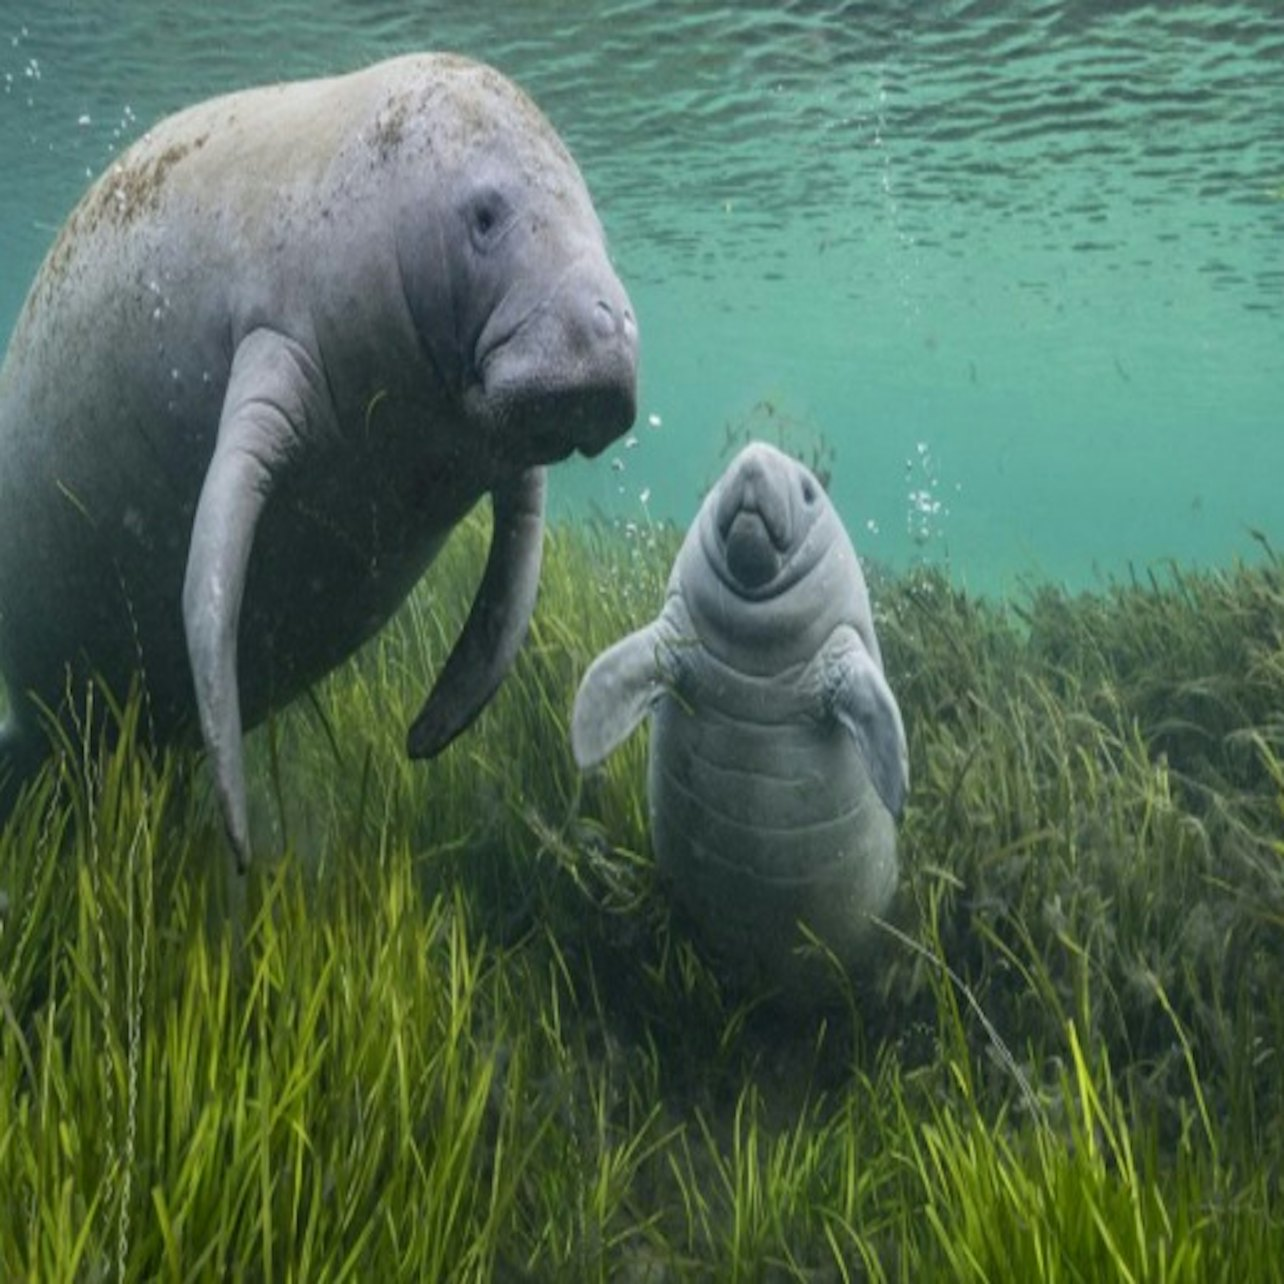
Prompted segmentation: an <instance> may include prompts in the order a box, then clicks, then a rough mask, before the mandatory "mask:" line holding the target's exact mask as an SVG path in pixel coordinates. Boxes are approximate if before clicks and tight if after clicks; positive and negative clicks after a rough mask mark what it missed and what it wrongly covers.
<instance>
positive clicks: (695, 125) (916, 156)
mask: <svg viewBox="0 0 1284 1284" xmlns="http://www.w3.org/2000/svg"><path fill="white" fill-rule="evenodd" d="M416 48H451V49H455V50H459V51H461V52H464V53H468V54H471V55H474V56H477V57H481V58H485V59H487V60H488V61H491V62H493V63H494V64H496V65H497V66H498V67H499V68H500V69H501V70H503V71H505V72H506V73H508V74H509V75H511V76H512V77H513V78H515V79H516V80H518V81H519V82H520V83H522V84H523V85H524V86H525V87H526V88H527V89H528V90H529V91H530V92H531V93H532V95H533V96H534V97H535V98H536V100H537V101H538V102H539V103H540V105H541V106H542V107H543V108H544V110H545V111H546V113H547V114H548V115H549V116H550V118H551V119H552V121H553V122H554V124H555V125H556V126H557V128H558V129H559V131H560V132H561V133H562V135H563V137H564V138H565V139H566V140H567V142H568V144H569V145H570V147H571V149H572V151H573V152H574V153H575V155H576V157H577V158H578V160H579V162H580V164H581V167H582V168H583V170H584V172H585V175H586V177H587V179H588V182H589V186H590V188H591V190H592V191H593V194H594V197H595V200H596V203H597V205H598V209H599V212H600V213H601V215H602V218H603V221H604V223H605V224H606V227H607V230H608V234H609V236H610V238H611V243H612V247H613V251H614V254H615V257H616V261H617V265H618V267H619V269H620V273H621V275H622V277H623V279H624V280H625V282H626V284H627V285H628V287H629V289H630V291H631V293H632V295H633V299H634V303H635V305H636V308H637V311H638V315H639V320H640V324H641V327H642V335H643V387H642V402H641V414H640V416H639V421H638V426H637V428H636V430H635V432H634V434H633V435H632V436H631V437H630V438H628V439H626V440H624V441H621V442H620V443H619V444H618V447H617V448H616V449H613V450H611V451H609V452H608V453H607V455H606V456H604V457H602V458H600V459H598V460H596V461H593V462H591V463H587V462H578V461H576V462H572V463H568V464H566V465H563V466H561V467H559V468H558V469H557V470H556V474H555V480H554V507H555V510H556V511H558V512H561V513H563V514H566V513H571V514H577V513H587V512H590V511H597V510H602V511H605V512H606V513H607V514H609V515H610V516H611V517H612V518H615V519H618V520H620V521H622V522H635V523H638V524H643V523H645V521H646V520H647V519H648V518H672V519H675V520H677V521H679V522H683V523H685V522H686V521H687V520H689V518H690V517H691V516H692V514H693V513H694V511H695V508H696V506H697V504H698V502H699V498H700V494H701V492H702V490H703V489H704V488H705V487H706V486H707V485H708V483H709V482H710V481H711V480H712V478H713V477H714V476H715V475H716V474H717V472H718V471H719V469H720V467H721V465H722V463H723V462H724V460H725V458H726V450H727V441H728V436H729V434H730V435H732V436H734V435H736V434H738V433H743V432H745V431H749V432H755V433H762V434H765V435H774V434H775V433H776V432H777V431H778V427H777V426H778V425H779V424H780V423H782V422H784V423H785V424H786V425H787V428H786V444H789V445H792V446H794V447H795V448H796V449H797V450H799V451H800V453H804V454H809V453H811V452H812V451H813V450H816V449H818V448H820V449H822V453H825V454H826V458H828V457H829V452H832V459H830V462H829V467H830V469H831V471H832V493H833V495H834V498H835V501H836V503H837V505H838V507H839V510H840V512H841V513H842V514H843V515H844V517H845V519H846V521H847V523H848V525H849V527H850V528H851V530H852V532H853V535H854V537H855V539H856V543H857V546H858V548H859V549H860V550H861V551H862V552H863V553H864V554H866V555H869V556H872V557H875V558H878V559H880V560H884V561H887V562H890V563H892V564H894V565H896V566H906V565H909V564H911V563H912V562H914V561H915V560H929V561H932V562H936V563H941V562H948V564H949V565H950V567H951V569H952V571H953V573H954V574H955V576H956V577H957V578H958V579H959V581H960V582H961V583H964V584H966V585H967V586H969V587H971V588H976V589H982V590H987V591H993V590H1000V591H1001V590H1005V589H1010V588H1012V587H1013V586H1014V585H1016V584H1017V583H1018V582H1019V580H1020V579H1021V578H1022V577H1027V576H1029V577H1051V578H1055V579H1057V580H1060V581H1063V582H1066V583H1069V584H1071V585H1090V584H1092V583H1095V582H1097V581H1098V580H1099V578H1100V577H1101V576H1102V575H1121V574H1127V573H1128V571H1129V568H1130V567H1135V568H1145V567H1149V566H1154V565H1155V564H1156V563H1159V562H1162V561H1164V560H1165V559H1177V560H1179V561H1180V562H1182V563H1197V564H1202V565H1209V564H1213V565H1219V564H1227V563H1229V562H1230V561H1231V560H1233V559H1234V558H1236V557H1245V558H1251V557H1253V556H1255V555H1256V554H1257V552H1258V545H1257V543H1256V541H1255V540H1254V538H1253V537H1252V534H1251V532H1252V531H1259V532H1261V533H1263V534H1264V535H1265V536H1266V537H1267V538H1268V539H1269V540H1271V541H1272V542H1273V544H1274V545H1275V546H1276V547H1278V548H1284V513H1282V512H1281V501H1280V481H1281V479H1282V478H1284V6H1281V5H1280V4H1279V3H1275V2H1271V0H1259V2H1258V3H1241V4H1217V5H1213V4H1202V5H1201V4H1162V5H1161V4H1152V5H1133V4H1126V3H1112V4H1106V3H1102V2H1100V0H1098V2H1096V3H1060V4H1057V3H1002V2H1000V0H976V2H974V3H964V2H955V3H948V4H945V3H941V4H911V3H888V2H886V0H884V2H882V3H872V4H871V3H860V4H857V3H849V4H828V5H826V4H820V3H790V4H783V5H771V6H768V5H760V4H739V5H736V6H735V7H734V8H733V7H731V6H725V5H712V4H707V3H703V2H701V3H688V4H655V3H640V2H631V3H604V2H595V3H584V4H579V5H572V6H568V5H564V4H555V3H552V2H551V0H542V2H538V3H523V4H514V5H503V6H501V5H491V4H484V3H476V2H474V3H471V4H462V3H456V2H454V0H452V2H451V3H448V4H438V5H431V4H420V5H404V4H392V3H374V2H365V3H356V2H355V0H349V2H348V3H343V2H341V0H312V2H310V3H306V4H303V3H296V2H293V0H292V2H290V3H274V4H272V5H263V4H262V3H261V0H235V2H234V3H222V4H218V5H210V4H204V5H201V4H195V3H182V4H177V3H170V4H164V3H154V2H152V0H118V2H117V3H111V2H110V0H99V2H98V3H76V4H73V3H59V4H57V5H50V4H47V3H45V2H44V0H41V3H39V4H37V3H35V0H3V3H0V173H3V174H4V175H5V181H4V183H3V184H0V335H7V333H8V331H9V328H10V326H11V325H12V323H13V320H14V318H15V316H16V314H17V311H18V309H19V308H20V306H21V303H22V299H23V297H24V294H25V291H26V288H27V285H28V284H29V282H30V280H31V278H32V276H33V274H34V273H35V270H36V268H37V266H38V264H39V261H40V259H41V257H42V256H43V254H44V252H45V250H46V249H47V247H48V245H49V243H50V241H51V239H52V237H53V235H54V233H55V231H56V229H57V227H58V226H59V224H60V223H61V221H62V219H63V218H64V217H65V215H66V214H67V212H68V210H69V209H70V207H71V205H72V204H73V203H74V202H75V200H76V198H77V196H78V195H79V193H80V191H81V190H82V189H83V187H84V186H85V184H86V182H87V181H88V178H89V176H90V175H92V174H95V173H97V172H98V171H99V170H101V169H102V168H103V167H104V166H105V165H106V164H107V163H109V161H110V159H111V156H112V154H113V153H114V152H115V151H116V150H118V149H119V148H120V147H121V146H123V145H124V144H125V143H127V142H128V141H129V140H131V139H132V138H134V137H136V136H137V135H139V134H140V133H141V132H142V131H143V130H144V129H145V128H146V127H147V125H148V124H149V123H150V122H152V121H153V120H155V119H157V118H158V117H160V116H162V115H164V114H166V113H168V112H170V111H172V110H174V109H176V108H178V107H180V106H182V105H184V104H187V103H189V102H192V101H195V100H197V99H200V98H203V97H207V96H210V95H212V94H215V93H218V92H222V91H225V90H229V89H235V88H240V87H244V86H246V85H249V84H253V83H258V82H262V81H265V80H273V79H280V78H289V77H297V76H306V75H313V74H321V73H330V72H336V71H340V70H346V69H349V68H352V67H354V66H357V65H361V64H364V63H367V62H370V61H372V60H375V59H378V58H381V57H384V56H387V55H391V54H394V53H398V52H404V51H407V50H410V49H416ZM768 405H769V406H770V407H771V411H772V412H771V413H770V414H769V413H768V412H767V410H766V408H765V407H766V406H768Z"/></svg>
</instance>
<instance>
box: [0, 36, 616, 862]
mask: <svg viewBox="0 0 1284 1284" xmlns="http://www.w3.org/2000/svg"><path fill="white" fill-rule="evenodd" d="M636 368H637V333H636V328H635V324H634V318H633V314H632V311H631V309H630V305H629V300H628V298H627V296H626V295H625V292H624V289H623V288H622V286H621V285H620V282H619V281H618V279H617V278H616V275H615V272H614V271H613V270H612V268H611V265H610V262H609V260H608V258H607V252H606V247H605V244H604V240H603V235H602V229H601V226H600V224H599V222H598V219H597V216H596V215H595V213H594V210H593V206H592V203H591V201H590V199H589V195H588V192H587V191H586V189H585V186H584V182H583V180H582V178H581V176H580V173H579V171H578V169H577V168H576V166H575V163H574V161H573V160H572V159H571V157H570V155H569V154H568V153H567V151H566V148H565V147H564V146H563V145H562V143H561V141H560V140H559V139H558V137H557V135H556V134H555V133H554V131H553V129H552V128H551V127H550V125H549V124H548V122H547V121H546V120H545V119H544V117H543V116H542V115H540V113H539V112H538V110H537V109H536V108H535V106H534V105H533V104H532V103H531V102H530V100H529V99H528V98H527V97H526V96H525V95H524V94H523V93H522V92H521V91H520V90H519V89H517V88H516V87H515V86H514V85H513V84H512V83H511V82H509V81H508V80H506V79H505V78H504V77H503V76H501V75H499V74H498V73H497V72H496V71H494V70H492V69H490V68H489V67H486V66H483V65H479V64H477V63H474V62H469V61H466V60H464V59H462V58H457V57H451V56H439V55H415V56H410V57H404V58H398V59H395V60H393V61H389V62H385V63H381V64H378V65H376V66H372V67H369V68H367V69H366V70H364V71H359V72H356V73H354V74H352V75H347V76H341V77H337V78H334V79H327V80H313V81H306V82H301V83H295V84H285V85H277V86H273V87H270V88H262V89H254V90H250V91H247V92H244V93H237V94H232V95H230V96H228V97H223V98H217V99H214V100H212V101H210V102H206V103H203V104H201V105H199V106H196V107H193V108H191V109H190V110H187V111H184V112H181V113H180V114H178V115H176V116H173V117H170V118H169V119H167V120H165V121H163V122H161V123H160V124H159V125H157V126H156V127H155V128H153V129H152V130H151V131H150V133H148V134H147V135H146V136H145V137H144V138H143V139H142V140H141V141H139V142H138V143H137V144H135V145H134V146H133V147H132V148H130V149H129V150H128V151H127V152H126V153H124V155H123V156H122V157H121V158H120V160H119V161H118V162H117V163H116V164H114V165H112V166H111V168H110V169H109V170H108V171H107V172H106V173H105V174H104V175H103V176H102V177H101V178H100V179H99V180H98V181H97V182H96V183H95V184H94V185H93V186H92V187H91V188H90V189H89V191H88V193H87V194H86V195H85V197H84V198H83V199H82V200H81V202H80V204H79V205H78V206H77V207H76V209H75V210H74V212H73V213H72V214H71V216H70V218H69V219H68V221H67V223H66V225H65V227H64V228H63V229H62V231H61V233H60V235H59V236H58V239H57V241H56V242H55V244H54V246H53V248H52V249H51V250H50V252H49V255H48V257H47V258H46V259H45V261H44V264H43V266H42V267H41V269H40V272H39V275H38V276H37V278H36V280H35V283H34V285H33V286H32V289H31V292H30V294H29V296H28V298H27V301H26V304H25V306H24V308H23V311H22V313H21V315H20V316H19V318H18V322H17V325H16V328H15V330H14V334H13V337H12V341H11V344H10V347H9V351H8V354H7V357H6V360H5V364H4V367H3V370H0V672H2V673H3V675H4V677H5V678H6V679H7V687H8V692H9V700H10V711H9V716H8V720H7V721H6V722H5V723H4V725H3V727H0V774H3V775H7V778H8V780H9V796H10V800H12V794H13V791H14V786H15V784H16V783H17V782H18V781H20V780H21V779H22V778H23V777H24V776H25V775H26V774H28V773H29V772H30V771H31V770H32V769H33V767H34V766H35V765H37V764H38V762H39V761H40V759H41V757H42V756H43V753H44V751H45V750H44V743H43V740H42V736H41V731H40V726H39V717H38V712H37V711H38V708H39V706H40V705H41V704H44V705H46V706H50V707H52V708H55V709H58V708H63V709H64V710H65V709H66V706H67V704H68V698H69V693H70V699H71V700H75V699H77V698H78V696H77V693H78V692H80V691H81V688H82V687H83V683H84V681H85V679H86V678H87V677H88V676H89V675H90V674H94V675H97V676H98V677H100V678H101V679H103V680H104V681H105V682H106V684H107V685H108V687H109V688H111V689H113V690H115V691H116V692H117V693H118V694H119V693H123V692H124V691H125V690H126V689H127V687H128V685H129V683H130V682H131V680H132V679H133V678H134V677H135V675H137V676H139V677H141V679H142V685H143V689H144V691H145V693H146V703H145V721H146V723H147V724H148V726H149V727H150V728H151V729H152V730H153V731H154V733H155V735H156V737H157V738H158V739H160V740H162V741H166V740H172V739H175V738H180V737H182V736H184V735H185V734H189V733H191V732H194V730H195V728H196V726H197V725H199V729H200V732H201V733H202V735H203V738H204V742H205V745H206V746H207V748H208V750H209V753H210V756H211V758H212V760H213V767H214V773H215V778H216V783H217V792H218V797H219V801H220V804H221V807H222V809H223V814H224V818H225V820H226V824H227V829H228V833H229V836H230V838H231V841H232V844H233V846H234V848H235V850H236V852H237V854H238V856H239V857H240V859H241V860H242V861H244V860H245V859H246V857H247V856H248V853H249V836H248V832H247V824H246V804H245V784H244V774H243V765H242V747H241V733H242V728H243V727H248V726H252V725H253V724H255V723H256V722H258V721H259V720H260V719H262V718H263V717H264V715H265V714H266V713H267V711H268V710H269V709H270V708H272V707H275V706H279V705H281V704H282V703H284V702H286V701H288V700H289V699H290V698H291V697H293V696H294V695H296V694H297V693H298V692H299V691H300V690H302V689H303V688H305V687H306V686H307V685H308V684H309V683H311V682H313V681H315V680H316V679H317V678H319V677H320V676H321V675H322V674H324V673H326V672H327V671H328V670H329V669H331V668H333V667H334V666H335V665H336V664H338V663H339V662H340V661H341V660H343V659H344V657H345V656H347V655H348V654H349V653H350V652H352V651H353V650H354V649H355V648H356V647H357V646H358V645H359V644H360V643H361V642H362V641H363V640H364V639H366V638H368V637H369V636H370V635H371V634H372V633H373V632H374V631H375V630H376V629H378V628H379V626H380V625H381V624H382V623H383V622H384V621H385V620H386V619H387V618H388V616H389V615H390V614H391V613H392V611H393V610H394V609H395V608H396V607H397V605H398V604H399V603H400V602H401V601H402V600H403V599H404V597H405V596H406V594H407V592H408V591H409V590H410V588H411V586H412V585H413V584H414V583H415V581H416V580H417V579H418V578H419V576H420V575H421V573H422V572H423V571H424V569H425V568H426V567H427V566H428V565H429V563H430V562H431V561H432V560H433V558H434V557H435V556H436V554H437V552H438V551H439V549H440V548H441V546H442V544H443V542H444V540H445V539H446V536H447V535H448V533H449V532H450V530H451V528H452V527H453V526H454V525H455V524H456V523H457V522H458V521H459V520H460V518H461V517H463V516H464V514H465V513H467V512H468V510H469V509H470V508H471V507H472V506H473V504H474V503H475V502H476V501H477V500H478V498H479V497H480V496H481V495H483V494H484V493H487V492H489V493H490V495H491V498H492V504H493V510H494V519H495V523H494V528H495V533H494V537H493V542H492V545H491V549H490V555H489V559H488V561H487V565H486V570H485V573H484V576H483V579H482V584H481V587H480V589H479V591H478V594H477V598H476V601H475V602H474V604H473V608H472V611H471V614H470V616H469V619H468V622H467V624H466V625H465V627H464V631H463V633H462V635H461V637H460V638H459V641H458V643H457V644H456V646H455V648H454V650H453V652H452V654H451V656H450V658H449V660H448V661H447V663H446V665H445V668H444V670H443V672H442V674H441V677H440V679H439V680H438V683H437V685H436V687H435V688H434V690H433V692H432V694H431V695H430V696H429V698H428V700H427V703H426V704H425V706H424V709H423V712H422V713H421V714H420V716H419V718H418V719H417V721H416V722H415V724H414V726H413V727H412V728H411V730H410V736H409V748H410V752H411V753H412V754H413V755H416V756H426V755H430V754H433V753H435V752H437V751H438V750H440V749H441V748H442V747H443V746H444V745H446V744H447V743H448V742H449V741H450V740H451V739H452V738H453V737H454V736H455V735H457V734H458V733H459V732H460V731H461V730H463V728H464V727H466V726H467V725H468V724H469V722H470V721H471V720H472V719H473V718H474V717H475V716H476V715H477V713H478V712H479V710H480V709H481V708H482V707H483V705H484V704H485V703H486V701H487V700H488V699H489V698H490V696H491V694H492V693H493V692H494V690H495V687H496V685H497V684H498V683H499V681H500V680H501V678H502V677H503V675H504V673H505V671H506V670H507V668H508V667H509V664H510V662H511V660H512V658H513V655H514V653H515V651H516V650H517V647H518V646H519V644H520V642H521V639H522V637H523V635H524V633H525V629H526V626H527V622H528V619H529V616H530V612H531V609H532V604H533V600H534V595H535V588H536V582H537V579H538V575H539V561H540V545H541V536H542V522H543V503H544V472H543V468H542V465H544V464H547V463H549V462H551V461H554V460H557V459H561V458H563V457H564V456H566V455H567V454H569V453H570V452H571V451H573V450H580V451H582V452H583V453H585V454H586V455H593V454H596V453H597V452H598V451H600V450H601V449H602V448H603V446H604V445H605V444H606V443H607V442H609V441H610V440H611V439H612V438H614V437H615V436H617V435H618V434H619V433H621V432H622V431H624V429H625V428H627V427H628V425H629V424H630V423H631V422H632V421H633V417H634V413H635V402H636ZM0 806H3V804H0ZM0 815H3V811H2V810H0Z"/></svg>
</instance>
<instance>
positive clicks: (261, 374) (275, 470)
mask: <svg viewBox="0 0 1284 1284" xmlns="http://www.w3.org/2000/svg"><path fill="white" fill-rule="evenodd" d="M324 387H325V384H324V379H323V377H322V375H321V373H320V372H319V371H318V370H317V368H316V366H315V364H314V363H313V362H312V360H311V358H310V357H309V356H308V355H307V353H306V352H305V351H304V350H303V348H302V347H300V345H299V344H297V343H295V342H294V341H293V340H291V339H288V338H286V337H285V336H284V335H282V334H279V333H278V332H276V331H273V330H266V329H260V330H254V331H251V333H250V334H248V335H247V336H246V337H245V338H244V339H243V340H242V341H241V343H240V344H239V346H238V347H237V349H236V354H235V356H234V357H233V359H232V369H231V373H230V376H229V379H228V386H227V395H226V396H225V398H224V401H223V412H222V416H221V418H220V420H219V426H218V439H217V441H216V443H215V446H214V454H213V456H212V458H211V459H210V463H209V468H208V470H207V471H206V474H205V481H204V483H203V484H202V486H201V496H200V500H199V502H198V503H197V506H196V517H195V520H194V522H193V524H192V538H191V544H190V546H189V548H188V553H187V573H186V577H185V579H184V581H183V624H184V628H185V630H186V633H187V653H188V659H189V661H190V663H191V669H192V678H193V681H194V683H195V689H196V705H197V709H198V710H199V712H200V719H201V732H202V734H203V735H204V738H205V744H206V746H207V747H208V749H209V752H210V754H211V756H212V758H213V763H214V783H215V790H216V793H217V796H218V801H219V807H220V808H221V810H222V813H223V822H224V824H225V825H226V827H227V833H228V838H229V840H230V841H231V844H232V849H233V851H234V852H235V854H236V860H237V865H238V867H239V868H240V869H242V870H244V869H245V868H246V866H247V865H248V864H249V859H250V833H249V820H248V815H247V807H246V799H245V758H244V749H243V746H242V744H241V699H240V692H239V689H238V686H237V669H236V637H237V626H238V624H239V622H240V615H241V600H242V598H243V597H244V594H245V578H246V571H247V569H248V567H249V561H250V552H251V550H252V548H253V546H254V532H255V529H256V527H257V525H258V521H259V517H260V516H261V515H262V513H263V510H264V507H265V506H266V504H267V503H268V500H269V498H270V497H271V494H272V491H273V488H274V486H275V484H276V481H277V479H278V477H279V475H280V472H281V470H282V468H283V467H285V466H287V465H288V462H289V460H290V458H291V457H292V456H293V455H294V454H295V453H296V452H297V451H298V450H299V449H300V448H301V446H302V444H303V442H304V439H305V437H306V436H307V435H308V430H309V421H310V420H315V419H316V418H317V417H318V407H320V406H322V405H328V401H326V400H325V398H326V394H325V392H324V391H323V389H324ZM312 427H313V428H316V427H317V425H316V424H312Z"/></svg>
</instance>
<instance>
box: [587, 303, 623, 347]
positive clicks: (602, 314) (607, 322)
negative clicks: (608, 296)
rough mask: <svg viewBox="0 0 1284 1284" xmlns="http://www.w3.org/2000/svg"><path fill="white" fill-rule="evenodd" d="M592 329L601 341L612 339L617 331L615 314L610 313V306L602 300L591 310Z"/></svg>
mask: <svg viewBox="0 0 1284 1284" xmlns="http://www.w3.org/2000/svg"><path fill="white" fill-rule="evenodd" d="M593 329H594V330H595V331H596V332H597V335H598V337H599V338H601V339H610V338H612V337H614V335H615V333H616V331H617V329H618V326H617V325H616V321H615V313H614V312H612V311H611V305H610V304H609V303H607V302H605V300H603V299H599V300H598V301H597V306H596V307H595V308H594V309H593Z"/></svg>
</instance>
